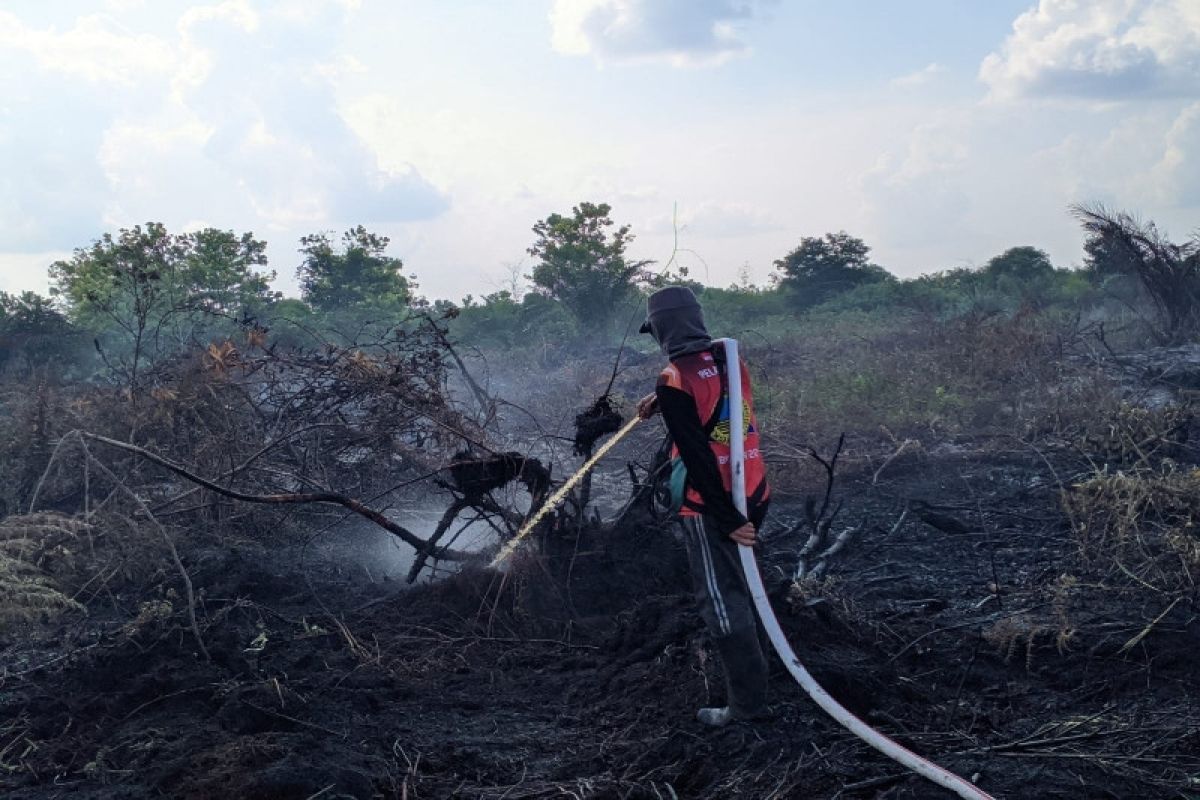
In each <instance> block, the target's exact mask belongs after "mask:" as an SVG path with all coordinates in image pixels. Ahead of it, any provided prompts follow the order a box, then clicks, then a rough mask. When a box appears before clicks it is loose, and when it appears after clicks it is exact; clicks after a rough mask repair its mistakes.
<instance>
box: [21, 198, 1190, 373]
mask: <svg viewBox="0 0 1200 800" xmlns="http://www.w3.org/2000/svg"><path fill="white" fill-rule="evenodd" d="M1072 213H1074V214H1075V216H1076V217H1077V218H1078V219H1079V221H1080V223H1081V224H1082V226H1083V229H1084V233H1085V242H1084V259H1083V265H1082V268H1080V269H1063V268H1059V267H1056V266H1055V265H1054V264H1052V263H1051V261H1050V259H1049V257H1048V256H1047V255H1046V253H1045V252H1043V251H1041V250H1039V249H1037V248H1035V247H1030V246H1020V247H1013V248H1010V249H1009V250H1006V251H1005V252H1003V253H1001V254H999V255H997V256H996V257H994V258H992V259H991V260H989V261H988V262H987V263H986V264H985V265H984V266H982V267H980V268H977V269H972V268H957V269H950V270H945V271H941V272H936V273H932V274H929V275H924V276H921V277H918V278H912V279H907V280H901V279H899V278H897V277H896V276H894V275H892V274H891V273H890V272H888V271H887V270H886V269H885V268H884V267H882V266H880V265H878V264H876V263H874V262H873V261H872V259H871V248H870V247H869V246H868V245H867V244H866V243H865V242H864V241H863V240H862V239H860V238H858V237H855V236H852V235H850V234H849V233H847V232H845V231H839V232H836V233H826V234H824V235H822V236H813V237H804V238H802V239H801V240H800V242H799V244H798V245H797V246H796V247H795V248H793V249H792V250H790V251H789V252H788V253H786V254H785V255H783V256H782V257H780V258H779V259H777V260H776V261H775V262H774V272H773V275H772V278H771V281H770V284H769V285H767V286H761V287H756V286H748V285H743V286H731V287H727V288H720V287H706V286H703V285H701V284H699V283H697V282H695V281H692V280H691V279H690V278H689V277H688V275H687V272H686V270H683V269H678V268H677V269H675V270H674V271H672V270H671V269H669V268H667V269H663V270H656V269H655V264H654V263H653V262H650V261H644V260H637V259H632V258H631V257H630V256H629V254H628V248H629V245H630V244H631V243H632V241H633V240H634V234H633V233H632V231H631V228H630V226H629V225H617V224H616V223H615V222H614V221H613V218H612V208H611V207H610V206H609V205H608V204H606V203H590V202H583V203H580V204H579V205H577V206H575V207H573V208H572V210H571V212H570V213H568V214H557V213H556V214H550V215H549V216H547V217H546V218H545V219H542V220H539V221H537V222H536V223H535V224H534V225H533V227H532V233H533V242H532V244H531V245H530V246H529V248H528V254H529V256H531V258H532V259H533V263H532V267H531V269H530V271H529V273H528V274H527V275H525V276H524V278H525V280H526V281H528V287H529V289H528V291H522V289H521V282H520V281H519V280H515V281H514V282H513V286H512V287H510V288H508V289H504V290H500V291H497V292H494V293H491V294H488V295H486V296H484V297H482V298H475V297H473V296H470V295H468V296H467V297H465V298H464V299H463V300H462V301H461V302H459V303H454V302H451V301H448V300H438V301H434V302H430V301H428V300H427V299H426V298H424V297H422V296H421V295H420V294H419V291H418V289H419V286H418V283H417V281H416V278H415V276H413V275H411V274H406V273H405V267H404V263H403V261H402V260H401V259H400V258H397V257H394V256H392V255H389V254H388V247H389V244H390V242H389V240H388V238H387V237H386V236H381V235H378V234H376V233H372V232H371V231H369V230H367V229H366V228H364V227H362V226H356V227H353V228H350V229H349V230H347V231H345V232H344V233H343V234H342V235H341V236H340V237H336V238H335V236H334V235H333V234H332V233H328V232H323V233H316V234H312V235H310V236H305V237H304V238H302V239H301V240H300V246H299V255H300V263H299V266H298V267H297V269H296V277H297V282H298V284H299V287H300V296H299V297H298V298H285V297H283V296H281V294H280V293H279V292H277V291H274V290H273V289H272V288H271V282H272V281H273V280H274V278H275V275H276V274H275V272H274V271H271V270H270V269H269V268H268V264H267V256H266V242H264V241H262V240H260V239H257V238H255V237H254V236H253V234H251V233H241V234H239V233H235V232H233V231H224V230H218V229H214V228H207V229H204V230H200V231H195V232H191V233H183V234H173V233H171V232H169V231H168V230H167V229H166V227H165V226H164V225H162V224H161V223H156V222H151V223H147V224H146V225H144V226H142V225H137V226H134V227H132V228H128V229H121V230H120V231H118V232H117V233H116V234H107V233H106V234H104V235H103V236H101V237H100V238H99V239H97V240H96V241H94V242H92V243H91V245H89V246H87V247H83V248H79V249H77V250H76V251H75V252H74V254H73V255H72V256H71V257H70V258H68V259H65V260H62V261H58V262H55V263H54V264H52V265H51V266H50V268H49V275H50V282H51V289H50V296H49V297H43V296H40V295H38V294H36V293H32V292H25V293H22V294H15V295H14V294H7V293H3V292H0V363H2V364H4V365H7V367H8V368H9V369H18V370H22V371H29V370H32V369H34V368H35V367H36V366H38V365H40V364H60V365H64V364H74V365H77V366H82V367H86V366H87V365H88V364H89V363H90V362H91V361H94V360H95V359H99V360H100V361H101V362H103V363H104V364H105V365H107V367H108V368H109V371H110V372H111V373H113V374H117V375H120V376H121V379H122V382H125V383H127V384H128V385H130V386H136V385H137V383H138V374H139V370H140V368H141V365H142V364H143V363H144V362H146V361H147V360H152V359H154V358H158V357H161V356H162V355H163V354H165V353H172V352H177V351H179V350H180V349H182V348H184V347H186V346H188V345H192V344H196V343H201V344H203V343H205V342H208V341H212V340H214V339H219V338H222V337H229V336H232V335H234V334H235V332H236V331H238V330H239V329H257V330H259V331H260V332H262V331H267V330H268V329H273V330H274V337H273V338H274V339H276V340H282V341H288V342H290V343H292V344H295V345H299V346H303V344H304V343H305V342H306V341H307V342H308V343H309V344H315V343H316V342H317V341H320V340H321V339H322V338H323V337H331V336H332V337H336V336H339V335H342V336H345V337H360V336H361V334H362V332H363V331H371V330H378V331H386V330H388V329H389V328H393V327H395V326H397V325H400V324H403V320H405V319H406V318H409V317H411V316H412V315H413V314H414V313H423V314H437V315H439V316H441V317H443V318H445V319H447V320H449V322H448V325H449V326H450V327H451V330H452V331H453V333H454V334H455V336H456V337H457V338H459V339H460V340H462V341H464V342H466V343H468V344H471V345H475V346H480V347H489V346H492V347H510V346H514V345H517V344H520V343H521V342H529V341H535V342H556V343H562V342H567V341H571V340H573V339H575V338H579V337H582V338H586V339H587V340H588V341H590V342H597V341H599V342H603V341H608V340H612V339H616V338H619V337H620V336H621V335H622V334H623V332H624V331H625V330H627V329H628V327H629V323H630V320H631V319H634V318H636V317H637V315H638V310H639V304H640V300H641V298H642V297H644V295H645V293H646V292H648V291H650V290H652V289H654V288H656V287H657V286H661V285H663V284H665V283H688V284H690V285H692V286H693V287H694V288H695V290H696V291H697V292H699V293H701V294H703V295H704V296H705V298H704V302H705V306H706V309H707V310H708V313H709V315H710V317H712V318H713V321H714V322H716V323H718V324H723V325H726V326H733V327H735V328H736V327H738V326H743V325H755V324H762V323H763V322H764V321H770V320H776V321H778V322H780V324H781V325H784V324H785V323H786V320H787V319H788V318H789V317H794V316H795V315H797V314H804V313H808V312H811V311H814V310H818V309H820V310H825V311H833V312H836V311H839V310H858V311H864V312H871V313H891V312H896V311H911V312H919V313H934V314H947V313H962V312H964V311H968V310H969V311H974V312H979V311H983V312H1001V311H1004V310H1006V309H1007V310H1012V309H1014V308H1017V307H1031V308H1042V307H1047V306H1054V305H1063V306H1078V305H1080V304H1081V303H1083V304H1086V303H1096V302H1098V301H1099V300H1100V299H1103V298H1108V299H1110V300H1113V301H1115V302H1118V303H1120V304H1123V305H1124V306H1125V307H1127V308H1129V309H1133V310H1134V312H1135V313H1137V314H1140V315H1141V318H1142V319H1143V321H1144V323H1145V327H1146V330H1147V332H1148V333H1149V335H1150V336H1151V337H1152V338H1153V340H1154V341H1156V342H1158V343H1162V344H1170V343H1177V342H1181V341H1186V340H1189V339H1191V338H1194V336H1195V335H1196V333H1197V332H1198V331H1200V302H1198V301H1200V239H1198V238H1197V237H1196V236H1193V237H1192V239H1191V240H1189V241H1186V242H1184V243H1173V242H1171V241H1170V240H1168V239H1167V238H1166V237H1165V236H1164V235H1163V234H1161V233H1160V232H1159V230H1158V229H1157V227H1156V226H1155V225H1154V224H1153V223H1151V222H1143V221H1141V220H1139V219H1137V218H1135V217H1133V216H1132V215H1129V214H1126V213H1122V212H1113V211H1110V210H1108V209H1106V208H1103V207H1099V206H1078V207H1075V208H1073V209H1072ZM668 267H669V265H668ZM768 327H769V325H768Z"/></svg>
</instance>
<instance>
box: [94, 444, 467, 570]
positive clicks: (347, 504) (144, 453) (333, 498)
mask: <svg viewBox="0 0 1200 800" xmlns="http://www.w3.org/2000/svg"><path fill="white" fill-rule="evenodd" d="M80 435H81V436H83V438H85V439H90V440H91V441H94V442H100V443H101V444H106V445H108V446H109V447H115V448H117V449H120V450H124V451H126V452H128V453H133V454H134V455H137V456H140V457H142V458H144V459H146V460H147V461H151V462H153V463H155V464H158V465H159V466H160V467H163V468H164V469H167V470H169V471H171V472H173V473H175V474H176V475H178V476H179V477H181V478H183V479H185V480H188V481H191V482H192V483H195V484H198V485H200V486H203V487H204V488H205V489H208V490H210V491H213V492H216V493H217V494H219V495H222V496H224V497H230V498H232V499H234V500H240V501H242V502H244V503H263V504H268V505H285V504H296V503H325V504H331V505H339V506H341V507H343V508H345V509H348V510H350V511H353V512H354V513H355V514H358V515H359V516H362V517H366V518H367V519H369V520H371V521H372V522H374V523H375V524H376V525H378V526H379V527H381V528H383V529H384V530H386V531H387V532H388V533H391V534H392V535H394V536H396V537H397V538H399V539H401V540H402V541H403V542H404V543H405V544H408V545H410V546H411V547H413V548H415V549H416V550H417V551H418V552H425V551H428V555H431V556H433V557H435V558H437V559H439V560H443V561H466V560H467V559H469V558H471V557H472V554H471V553H467V552H463V551H460V550H450V549H448V548H436V549H431V548H430V547H429V542H428V541H426V540H425V539H422V538H421V537H420V536H417V535H416V534H415V533H413V532H412V531H410V530H408V529H407V528H405V527H404V526H403V525H400V524H399V523H397V522H395V521H394V520H391V519H388V518H387V517H386V516H384V515H383V514H382V513H380V512H379V511H376V510H375V509H373V508H369V507H368V506H366V505H364V504H363V503H362V502H360V501H358V500H355V499H354V498H352V497H347V496H346V495H343V494H338V493H337V492H296V493H290V492H289V493H282V494H247V493H246V492H239V491H237V490H235V489H229V488H227V487H224V486H221V485H219V484H216V483H213V482H212V481H210V480H207V479H206V478H202V477H200V476H199V475H196V474H194V473H192V472H189V471H188V470H186V469H184V468H183V467H181V466H179V465H178V464H175V463H173V462H171V461H168V460H167V459H165V458H163V457H162V456H159V455H156V454H155V453H152V452H150V451H149V450H146V449H145V448H143V447H138V446H137V445H133V444H130V443H129V442H121V441H118V440H116V439H110V438H108V437H107V436H100V435H98V434H94V433H81V434H80Z"/></svg>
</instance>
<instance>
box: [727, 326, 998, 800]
mask: <svg viewBox="0 0 1200 800" xmlns="http://www.w3.org/2000/svg"><path fill="white" fill-rule="evenodd" d="M721 341H722V342H724V344H725V363H726V371H727V372H728V374H729V453H730V468H731V469H732V471H733V504H734V506H736V507H737V509H738V511H741V512H742V514H746V513H747V509H746V464H745V459H746V439H745V429H744V428H743V427H742V426H743V424H744V416H743V412H742V369H741V361H740V360H739V358H738V344H737V340H736V339H722V340H721ZM738 550H739V555H740V556H741V559H742V570H743V571H744V572H745V573H746V582H747V583H748V584H749V586H750V594H751V596H752V597H753V598H754V607H755V609H757V611H758V616H759V619H761V620H762V623H763V627H764V628H765V629H766V631H767V635H768V636H769V637H770V639H771V644H772V645H774V647H775V652H777V653H779V657H780V658H781V659H782V660H783V663H784V664H785V665H786V666H787V668H788V672H790V673H792V677H793V678H795V679H796V683H798V684H800V687H801V688H802V689H804V691H805V692H807V693H808V696H809V697H811V698H812V699H813V701H814V702H815V703H816V704H817V705H819V706H820V707H821V708H822V709H824V710H825V712H826V713H827V714H829V716H831V717H833V718H834V719H835V720H837V721H838V722H839V723H841V724H842V725H843V726H844V727H846V728H847V729H849V731H850V732H851V733H853V734H854V735H855V736H857V737H858V738H860V739H862V740H863V741H864V742H866V743H867V744H869V745H871V746H872V747H874V748H875V749H876V750H878V751H879V752H881V753H883V754H884V755H885V756H887V757H888V758H891V759H893V760H894V761H897V762H899V763H900V764H903V765H904V766H906V767H908V768H909V769H911V770H912V771H913V772H916V773H917V774H918V775H921V776H922V777H925V778H928V779H929V780H931V781H933V782H934V783H936V784H938V785H939V786H944V787H945V788H947V789H949V790H950V791H952V792H954V793H955V794H957V795H958V796H959V797H962V798H966V799H967V800H994V798H993V797H992V796H991V795H989V794H988V793H987V792H984V791H983V790H982V789H980V788H979V787H977V786H975V784H973V783H971V782H970V781H967V780H965V779H963V778H960V777H959V776H958V775H955V774H954V773H953V772H950V771H949V770H947V769H945V768H943V767H939V766H938V765H937V764H934V763H933V762H932V761H929V760H927V759H924V758H922V757H921V756H919V755H917V754H916V753H914V752H913V751H911V750H909V749H908V748H907V747H904V746H903V745H901V744H900V743H898V742H896V741H893V740H892V739H889V738H888V737H887V736H885V735H884V734H882V733H880V732H879V731H877V730H875V729H874V728H872V727H871V726H870V725H868V724H867V723H865V722H863V721H862V720H861V719H859V718H858V717H856V716H854V714H852V713H851V712H850V711H849V710H848V709H846V708H845V707H844V706H842V704H841V703H839V702H838V701H837V700H834V699H833V697H832V696H831V695H830V694H829V692H827V691H825V690H824V689H823V688H821V685H820V684H819V683H817V682H816V681H815V680H814V679H813V676H812V675H810V674H809V672H808V670H807V669H805V668H804V665H803V664H801V663H800V659H799V658H797V657H796V653H795V652H794V651H793V650H792V646H791V645H790V644H789V643H788V640H787V636H786V635H785V634H784V632H783V629H782V628H781V627H779V621H778V620H777V619H776V618H775V611H774V610H773V609H772V608H771V601H770V600H769V599H767V591H766V589H765V588H763V582H762V576H761V575H760V574H759V572H758V562H757V561H756V560H755V558H754V548H752V547H747V546H745V545H741V546H739V547H738Z"/></svg>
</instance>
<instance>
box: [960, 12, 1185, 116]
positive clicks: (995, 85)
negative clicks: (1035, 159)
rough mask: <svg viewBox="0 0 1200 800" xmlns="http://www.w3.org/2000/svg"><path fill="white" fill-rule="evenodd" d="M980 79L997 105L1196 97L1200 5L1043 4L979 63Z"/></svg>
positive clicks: (1014, 25)
mask: <svg viewBox="0 0 1200 800" xmlns="http://www.w3.org/2000/svg"><path fill="white" fill-rule="evenodd" d="M979 76H980V78H981V79H982V80H983V81H984V82H985V83H987V84H988V85H989V86H990V87H991V93H992V96H993V97H994V98H997V99H1012V98H1016V97H1068V98H1083V99H1090V100H1119V99H1126V98H1134V97H1145V96H1147V95H1194V94H1195V92H1196V90H1197V86H1200V3H1198V2H1196V0H1086V1H1085V0H1040V2H1039V4H1038V6H1037V7H1036V8H1034V9H1031V10H1029V11H1027V12H1025V13H1024V14H1022V15H1021V16H1019V17H1018V18H1017V19H1016V21H1015V22H1014V23H1013V32H1012V34H1011V35H1010V36H1009V37H1008V39H1007V40H1005V42H1004V44H1003V45H1002V46H1001V48H1000V50H999V51H998V52H995V53H992V54H990V55H988V56H987V57H986V58H985V59H984V60H983V64H982V65H981V67H980V70H979Z"/></svg>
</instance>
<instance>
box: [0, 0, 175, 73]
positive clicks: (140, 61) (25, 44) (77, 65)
mask: <svg viewBox="0 0 1200 800" xmlns="http://www.w3.org/2000/svg"><path fill="white" fill-rule="evenodd" d="M4 49H10V50H12V51H15V52H25V53H28V54H29V55H31V56H32V57H33V58H34V59H35V60H36V62H37V64H38V66H40V67H41V68H43V69H46V70H49V71H52V72H57V73H60V74H63V75H66V76H69V77H73V78H82V79H84V80H85V81H87V82H89V83H95V84H116V85H118V86H124V87H129V86H133V85H135V84H137V83H143V82H145V80H146V78H147V77H148V76H155V75H158V76H163V75H166V74H168V73H169V72H170V71H171V70H172V68H173V67H174V65H175V58H176V57H175V53H174V51H173V49H172V48H171V46H170V45H169V44H168V43H166V42H164V41H163V40H162V39H159V38H157V37H154V36H147V35H140V36H136V35H133V34H130V33H129V32H127V31H125V30H122V28H121V26H119V25H118V24H117V23H116V22H114V21H113V20H112V18H110V17H108V16H106V15H103V14H93V15H90V16H85V17H80V18H79V19H78V20H76V22H75V24H74V25H73V26H72V27H71V28H70V29H68V30H66V31H63V32H61V33H59V32H57V31H55V30H54V29H49V30H36V29H33V28H29V27H27V26H26V25H25V24H24V23H22V22H21V20H20V19H19V18H18V17H17V16H16V15H15V14H12V13H9V12H7V11H0V50H4Z"/></svg>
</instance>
